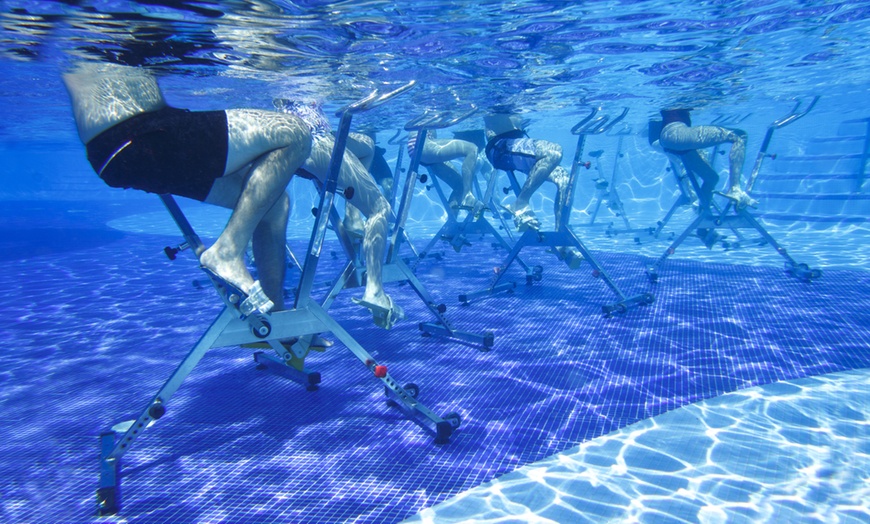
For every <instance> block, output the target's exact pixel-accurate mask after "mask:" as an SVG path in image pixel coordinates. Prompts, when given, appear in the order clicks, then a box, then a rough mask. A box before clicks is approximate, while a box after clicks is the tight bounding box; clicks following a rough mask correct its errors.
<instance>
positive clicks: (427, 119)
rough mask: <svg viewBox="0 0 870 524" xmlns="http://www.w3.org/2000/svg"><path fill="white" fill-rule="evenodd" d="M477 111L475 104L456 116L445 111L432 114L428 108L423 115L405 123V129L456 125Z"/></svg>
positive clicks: (439, 127)
mask: <svg viewBox="0 0 870 524" xmlns="http://www.w3.org/2000/svg"><path fill="white" fill-rule="evenodd" d="M476 112H477V106H476V105H475V104H471V109H469V110H468V111H466V112H465V113H463V114H461V115H459V116H457V117H454V118H449V115H446V114H443V113H437V114H432V112H431V111H429V110H428V109H427V110H426V111H425V112H424V113H423V114H422V115H420V116H418V117H417V118H414V119H412V120H410V121H409V122H408V123H407V124H405V131H419V130H420V129H443V128H445V127H450V126H454V125H456V124H458V123H459V122H462V121H463V120H465V119H466V118H468V117H470V116H471V115H473V114H474V113H476Z"/></svg>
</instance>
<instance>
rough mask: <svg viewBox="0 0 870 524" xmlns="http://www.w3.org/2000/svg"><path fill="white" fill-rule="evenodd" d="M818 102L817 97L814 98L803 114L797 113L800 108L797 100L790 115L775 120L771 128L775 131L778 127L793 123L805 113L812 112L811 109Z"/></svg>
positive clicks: (799, 102)
mask: <svg viewBox="0 0 870 524" xmlns="http://www.w3.org/2000/svg"><path fill="white" fill-rule="evenodd" d="M818 101H819V95H816V96H814V97H813V101H812V102H810V105H809V106H808V107H807V108H806V109H805V110H804V111H803V112H801V113H798V112H797V110H798V108H799V107H800V106H801V101H800V100H798V101H797V103H796V104H795V106H794V109H792V110H791V113H789V115H788V116H786V117H783V118H781V119H779V120H777V121H776V122H774V123H773V125H772V126H771V127H775V128H777V129H779V128H780V127H783V126H787V125H788V124H791V123H792V122H794V121H795V120H797V119H798V118H801V117H804V116H806V114H807V113H809V112H810V111H812V110H813V107H814V106H815V105H816V102H818Z"/></svg>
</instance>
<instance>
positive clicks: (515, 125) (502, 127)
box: [483, 113, 523, 139]
mask: <svg viewBox="0 0 870 524" xmlns="http://www.w3.org/2000/svg"><path fill="white" fill-rule="evenodd" d="M483 124H484V126H485V127H486V136H487V138H488V139H492V138H493V137H495V136H498V135H501V134H504V133H509V132H511V131H522V130H523V128H522V124H521V119H520V118H519V117H517V116H515V115H511V114H509V113H490V114H488V115H486V116H484V117H483Z"/></svg>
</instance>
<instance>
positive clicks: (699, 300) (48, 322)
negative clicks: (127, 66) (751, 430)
mask: <svg viewBox="0 0 870 524" xmlns="http://www.w3.org/2000/svg"><path fill="white" fill-rule="evenodd" d="M13 207H14V206H13ZM154 212H155V213H157V212H159V209H156V208H155V210H154ZM7 213H9V214H10V216H11V217H12V218H11V219H10V220H6V221H5V222H4V224H5V225H4V226H3V227H2V228H0V229H3V230H4V231H2V232H0V233H3V235H2V236H0V248H2V249H0V257H2V258H3V261H4V267H5V268H6V271H5V272H4V273H3V274H2V275H0V288H2V289H4V290H5V291H6V293H5V295H4V300H3V301H2V303H0V311H2V315H0V340H2V342H3V347H4V348H5V351H4V355H3V357H2V359H0V381H2V387H0V404H2V406H3V408H4V409H3V410H2V414H0V451H2V454H0V456H2V457H3V458H2V459H0V478H3V479H4V480H5V482H3V483H2V487H0V494H2V500H3V502H2V506H0V519H2V520H3V521H5V522H88V521H94V520H96V518H95V517H94V516H93V512H94V504H95V501H94V491H95V489H96V484H97V478H98V460H97V456H98V442H97V436H98V434H99V433H100V432H101V431H102V430H103V429H105V428H106V427H108V426H110V425H112V424H114V423H117V422H120V421H123V420H126V419H129V418H133V417H135V416H136V415H137V414H138V413H139V411H140V410H141V409H142V408H143V407H144V405H145V404H146V403H147V402H148V400H149V399H150V398H151V396H152V395H153V394H154V393H155V392H156V391H157V389H158V388H159V387H160V385H161V384H162V383H163V381H164V380H165V379H166V378H167V377H168V376H169V374H170V373H171V372H172V370H173V369H174V367H175V365H176V364H177V363H178V362H179V361H180V360H181V359H182V358H183V356H184V355H186V353H187V352H188V351H189V349H190V348H191V346H192V345H193V344H194V343H195V342H196V340H197V339H198V337H199V336H200V335H201V334H202V332H203V331H204V330H205V328H206V327H207V326H208V324H209V323H210V322H211V320H213V318H214V317H215V316H216V315H217V314H218V312H219V310H220V307H219V304H218V301H217V299H216V297H215V296H213V295H212V292H211V291H210V290H207V289H198V288H197V287H195V286H193V285H191V284H192V282H193V281H194V280H198V279H200V278H202V276H201V274H200V272H199V270H198V269H197V266H196V263H195V261H194V260H193V259H192V258H191V257H189V256H186V254H185V256H182V257H180V258H179V260H177V261H175V262H169V261H168V260H167V259H166V258H165V257H164V256H163V253H162V249H163V247H164V246H165V245H168V244H174V243H177V242H178V236H177V235H176V236H168V235H167V234H166V232H165V231H164V230H163V229H161V228H159V227H157V226H155V225H153V224H152V223H151V219H150V218H148V217H150V215H149V213H142V214H138V215H136V217H139V218H136V217H127V218H126V219H125V220H133V221H136V220H139V221H140V222H142V223H141V229H142V230H143V231H149V230H152V231H153V233H151V234H148V233H133V232H129V231H121V230H118V229H115V228H109V227H107V226H105V224H107V223H110V222H113V221H117V220H120V219H124V215H125V213H124V212H123V210H119V209H117V208H114V210H112V211H106V210H105V209H103V208H102V207H100V206H99V205H88V204H85V203H79V204H77V205H76V206H75V209H71V208H69V207H67V208H66V209H57V206H55V208H51V209H43V210H41V211H40V210H33V209H30V208H27V209H25V208H23V207H21V208H15V209H12V208H10V207H9V206H7ZM143 217H145V218H143ZM194 226H196V227H198V225H197V223H196V222H194ZM59 230H60V231H62V232H63V233H59V232H58V231H59ZM200 234H202V235H203V236H204V237H206V238H207V237H208V235H206V234H204V233H203V231H202V230H200ZM291 244H292V246H293V247H294V249H296V250H297V252H301V251H303V250H304V247H303V246H304V244H305V242H304V241H303V240H294V241H292V242H291ZM589 245H590V247H591V248H592V249H593V250H595V249H596V245H595V244H594V242H592V241H591V240H590V242H589ZM327 251H329V250H327ZM596 254H597V255H599V257H600V262H601V263H602V264H603V265H604V266H605V268H606V269H607V270H608V271H609V272H610V274H611V275H612V276H613V277H614V278H615V280H616V281H617V282H618V284H619V285H620V286H622V287H623V289H624V290H626V291H627V292H631V293H634V292H644V291H651V292H653V293H654V294H655V296H656V302H655V303H654V304H653V305H651V306H648V307H644V308H641V309H639V310H635V311H632V312H630V313H629V314H627V315H625V316H622V317H615V318H610V319H607V318H604V317H603V316H602V315H601V314H600V306H601V304H603V303H605V302H607V301H609V300H611V293H610V291H608V290H607V288H605V286H604V285H603V284H602V283H601V282H600V281H597V280H596V279H594V278H593V277H592V276H591V275H590V273H589V270H588V266H587V267H583V268H581V269H580V270H577V271H570V270H568V269H567V268H566V267H564V266H563V265H561V263H559V262H558V261H557V260H556V258H555V257H553V255H550V254H547V253H545V252H544V251H543V250H529V251H528V254H525V253H524V255H523V256H524V258H526V259H527V261H528V262H530V263H534V264H540V265H542V266H543V267H544V278H543V280H542V281H541V282H538V283H535V284H534V285H533V286H526V285H525V284H524V283H522V282H521V283H520V285H519V286H518V287H517V289H516V290H515V292H514V293H513V294H510V295H504V296H500V297H497V298H491V299H487V300H484V301H480V302H477V303H474V304H472V305H471V306H468V307H461V306H459V305H458V304H457V301H456V295H458V293H459V292H462V291H467V290H470V289H476V288H478V287H481V286H483V285H485V284H486V282H487V281H488V279H489V276H490V274H491V271H492V268H493V267H494V266H496V265H498V264H499V262H500V260H501V259H502V258H503V253H501V252H498V251H495V250H493V249H492V248H491V247H490V246H489V242H488V241H484V242H478V243H475V244H474V245H473V246H471V247H470V248H466V249H464V250H463V252H462V253H461V254H456V253H454V252H453V251H452V250H447V251H445V252H444V257H443V260H442V261H437V260H430V261H425V262H424V263H423V264H421V266H420V269H419V271H418V276H419V277H420V279H421V280H422V281H423V282H424V283H425V284H426V285H427V286H429V289H430V291H431V292H432V294H433V295H434V296H435V298H436V299H437V300H440V301H443V302H444V303H446V304H447V305H448V311H447V314H448V316H449V317H451V318H452V319H453V320H454V322H455V324H456V325H457V327H458V328H460V329H464V330H467V331H484V330H489V331H493V332H494V333H495V336H496V340H495V346H494V348H493V349H492V350H491V351H489V352H483V351H479V350H478V348H477V347H474V346H472V345H468V344H462V343H457V342H454V341H450V340H446V339H442V338H434V337H433V338H423V337H421V336H420V334H419V330H418V328H417V322H420V321H429V320H430V318H429V316H428V315H429V314H428V311H427V310H426V309H425V307H424V306H423V305H422V304H421V303H420V302H419V300H418V299H417V297H416V295H414V294H413V292H412V291H411V290H410V289H408V286H399V285H396V284H392V285H390V286H389V287H388V291H389V292H391V294H393V296H394V298H395V299H396V301H397V302H398V303H400V304H401V305H402V306H403V307H404V308H405V310H406V313H407V315H408V317H409V319H408V320H407V321H406V322H404V323H401V324H399V325H397V326H396V327H395V328H394V329H393V330H390V331H384V330H381V329H379V328H376V327H374V326H373V325H372V324H371V321H370V318H369V316H368V315H367V311H365V310H361V309H360V308H358V307H357V306H355V305H354V304H353V303H352V302H351V300H350V298H351V297H353V296H359V295H360V293H358V292H356V293H354V292H353V291H346V292H344V293H342V294H341V295H340V296H339V298H338V300H337V301H336V303H335V304H334V305H333V307H332V309H331V310H330V311H331V313H332V314H333V316H334V317H335V318H336V319H338V320H339V322H340V323H341V324H342V325H343V326H344V327H345V328H346V329H347V330H348V331H350V332H351V333H352V334H353V335H354V336H355V337H356V338H357V340H358V341H359V342H360V343H361V344H362V345H363V346H364V347H366V348H367V349H368V350H369V351H370V352H371V353H373V354H374V355H375V356H376V357H377V358H378V360H379V361H381V362H382V363H385V364H387V365H388V366H389V368H390V372H391V374H392V375H393V376H394V377H395V378H397V379H398V380H400V381H403V382H414V383H416V384H418V385H419V386H420V389H421V393H420V399H421V400H422V401H423V402H424V403H426V404H427V405H428V406H429V407H430V408H431V409H433V411H435V412H437V413H441V414H443V413H446V412H450V411H456V412H458V413H459V414H460V415H461V416H462V420H463V422H462V427H461V428H460V429H459V430H458V431H457V432H456V434H455V435H454V436H453V437H452V439H451V443H450V444H448V445H445V446H436V445H434V444H433V443H432V442H431V438H430V437H429V436H428V435H427V434H425V433H424V432H422V431H421V430H420V428H419V427H418V426H416V425H415V424H413V423H411V422H409V421H408V420H407V419H405V418H404V417H403V416H402V415H401V413H399V412H398V411H396V410H394V409H392V408H390V407H389V406H387V405H386V403H385V402H384V397H383V388H382V387H381V385H380V383H379V382H378V381H377V380H375V379H373V378H372V377H371V376H370V375H369V373H368V372H367V371H366V369H365V368H364V367H363V366H362V365H361V364H360V363H359V362H358V361H357V360H356V359H355V358H354V357H352V356H351V354H350V353H349V352H348V351H346V350H345V349H344V348H343V347H341V346H340V345H336V346H335V347H334V348H332V349H331V350H329V351H327V352H326V353H324V354H316V355H314V356H313V357H312V358H310V359H309V365H310V366H311V367H313V368H315V369H317V370H318V371H320V372H321V373H322V374H323V384H322V386H321V388H320V389H319V390H318V391H316V392H306V391H304V390H303V389H302V388H301V387H299V386H298V385H296V384H294V383H291V382H288V381H286V380H284V379H281V378H279V377H277V376H274V375H270V374H268V373H264V372H261V371H258V370H257V369H255V367H254V365H253V360H252V359H251V354H250V351H249V350H243V349H240V348H238V347H229V348H221V349H215V350H212V351H210V352H209V353H208V354H207V355H206V357H205V358H204V359H203V361H202V362H201V363H200V364H199V365H198V366H197V368H196V369H195V370H194V372H193V373H192V374H191V376H190V377H189V378H188V380H187V381H186V382H185V383H184V384H183V385H182V387H181V389H180V390H179V391H178V393H177V394H176V396H175V397H174V398H173V400H172V402H171V404H170V406H169V409H168V412H167V415H166V416H165V417H164V418H163V419H161V420H160V421H159V422H158V423H157V424H155V425H154V426H153V427H152V428H150V429H149V430H148V432H146V433H145V434H144V435H143V436H142V437H141V438H140V439H139V440H137V442H136V444H135V446H134V447H133V449H132V450H131V451H130V452H129V453H127V454H126V455H125V456H124V462H123V469H122V486H123V495H124V507H123V510H122V514H121V516H119V517H117V518H115V519H109V521H111V520H117V521H119V522H121V521H123V522H206V521H207V522H269V521H279V522H372V523H386V522H398V521H401V520H404V519H407V518H410V517H412V516H413V515H415V514H417V513H418V512H420V511H421V510H423V509H425V508H427V507H430V506H433V505H436V504H438V503H439V502H443V501H445V500H447V499H448V498H450V497H452V496H454V495H457V494H460V493H463V492H466V491H468V490H469V489H471V488H474V487H476V486H479V485H481V484H483V483H485V482H488V481H491V480H493V479H495V478H497V477H500V476H502V475H505V474H507V473H510V472H512V471H515V470H517V469H518V468H521V467H522V466H525V465H528V464H532V463H535V462H537V461H540V460H542V459H545V458H547V457H550V456H552V455H554V454H557V453H560V452H564V451H566V450H571V449H572V448H575V447H576V446H578V445H580V444H582V443H588V442H590V441H592V439H596V438H597V437H601V436H603V435H607V434H610V433H612V432H614V431H617V430H621V429H623V428H627V427H628V426H630V425H632V424H635V423H638V422H640V421H644V420H647V419H650V418H652V417H655V416H657V415H661V414H663V413H667V412H670V411H673V410H675V409H677V408H680V407H683V406H688V405H691V404H695V403H697V402H699V401H702V400H705V399H713V398H715V397H719V396H720V395H723V394H725V393H731V392H735V391H740V390H745V389H746V388H752V387H755V386H762V385H766V384H772V383H775V382H780V381H785V380H793V379H801V378H804V377H813V376H821V375H826V374H829V373H835V372H841V371H846V370H852V369H861V368H866V367H870V351H868V347H870V273H868V272H867V271H866V270H863V269H842V268H835V269H826V271H825V274H824V276H823V277H822V278H821V279H820V280H818V281H815V282H812V283H809V284H808V283H803V282H799V281H796V280H794V279H792V278H790V277H788V276H786V275H785V274H784V273H783V271H782V268H781V265H741V264H729V263H724V262H719V263H716V262H710V261H702V260H700V259H691V258H688V259H673V260H670V261H669V262H668V263H667V264H666V266H665V268H664V269H663V270H662V271H661V278H660V280H659V282H658V283H657V284H650V283H649V282H648V281H647V279H646V277H645V276H644V274H643V266H644V263H645V262H647V261H648V260H649V258H648V256H647V255H644V254H643V253H639V252H637V251H632V250H631V249H630V248H626V249H622V250H607V251H596ZM771 256H772V257H773V258H774V259H775V258H776V254H775V253H772V252H771ZM342 263H343V260H342V259H341V257H336V258H334V259H333V258H332V257H330V256H327V257H325V259H324V261H323V263H322V265H321V270H320V272H319V274H320V275H321V277H322V278H323V279H324V280H328V279H329V278H332V277H333V276H334V275H335V274H336V273H337V271H338V270H339V268H340V266H341V265H342ZM511 271H512V272H513V275H512V278H514V279H516V280H518V281H522V280H523V275H522V274H521V273H520V271H519V270H518V269H512V270H511ZM292 277H293V275H291V278H292ZM318 292H319V293H323V292H324V290H323V288H318ZM587 445H588V444H587Z"/></svg>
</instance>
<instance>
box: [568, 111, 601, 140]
mask: <svg viewBox="0 0 870 524" xmlns="http://www.w3.org/2000/svg"><path fill="white" fill-rule="evenodd" d="M596 114H598V109H596V108H594V107H593V108H592V112H591V113H589V116H587V117H586V118H584V119H583V120H581V121H580V122H578V123H577V125H575V126H574V127H572V128H571V134H572V135H579V134H582V133H583V132H582V131H581V130H580V128H581V127H583V126H584V125H586V124H587V123H588V122H589V121H590V120H592V117H594V116H595V115H596Z"/></svg>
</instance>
